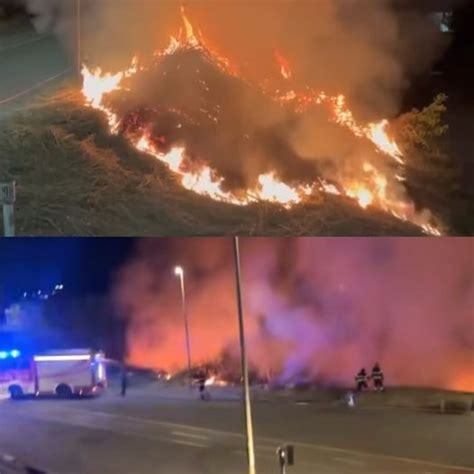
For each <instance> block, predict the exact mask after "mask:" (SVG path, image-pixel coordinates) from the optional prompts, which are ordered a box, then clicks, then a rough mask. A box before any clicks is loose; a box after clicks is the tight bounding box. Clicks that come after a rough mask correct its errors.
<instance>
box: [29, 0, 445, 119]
mask: <svg viewBox="0 0 474 474" xmlns="http://www.w3.org/2000/svg"><path fill="white" fill-rule="evenodd" d="M26 3H27V5H28V7H29V9H30V11H31V12H32V13H33V14H34V15H35V16H36V20H35V22H36V25H37V26H38V27H39V28H40V29H41V30H45V29H47V28H48V29H53V30H54V31H56V32H57V33H58V34H61V35H62V36H63V37H69V39H71V38H74V36H75V34H76V31H75V24H76V18H75V15H76V0H26ZM182 4H183V2H182V1H179V0H165V1H148V0H139V1H136V0H81V5H82V7H81V8H82V30H83V41H84V45H85V48H84V49H85V52H86V56H88V57H90V59H91V60H95V61H97V63H99V64H101V65H102V64H106V65H107V64H112V63H113V62H114V61H119V62H120V61H122V64H128V61H129V60H130V57H131V55H133V54H134V53H135V52H137V51H141V52H143V53H147V52H152V51H154V50H156V49H157V48H158V49H159V48H163V47H165V46H166V45H167V43H168V41H169V37H170V36H171V35H173V34H176V32H177V31H178V30H179V29H180V28H181V27H182V24H181V18H180V7H181V5H182ZM397 4H401V2H394V1H391V0H376V1H374V0H357V1H356V0H318V1H317V2H312V1H305V0H257V1H255V0H254V1H248V0H224V1H223V0H210V1H209V0H207V1H202V0H193V1H190V2H186V9H187V12H188V14H189V16H190V17H191V18H192V19H193V23H194V24H195V25H196V26H197V27H198V28H199V30H200V31H201V33H202V34H203V36H204V37H205V39H206V42H208V43H209V44H211V45H212V46H213V47H215V48H216V50H217V51H219V52H221V53H222V54H224V55H225V56H227V57H228V58H230V60H231V61H232V62H233V63H234V64H238V65H239V66H240V67H241V68H242V69H243V72H244V73H245V76H246V77H249V78H250V79H258V80H261V79H262V78H263V79H268V78H271V77H274V76H275V74H278V68H277V65H276V63H275V51H276V50H277V51H279V52H281V53H282V54H284V56H285V57H286V58H287V59H288V60H289V62H290V64H291V65H292V68H293V69H294V74H293V75H294V76H295V77H297V78H300V85H310V86H316V87H318V88H320V89H323V90H326V91H327V92H328V93H343V94H345V95H347V96H348V97H349V99H350V100H351V103H353V104H356V105H357V107H359V108H360V112H362V111H363V112H364V113H365V114H370V115H373V114H376V115H378V116H380V114H383V115H384V116H385V115H390V114H393V113H394V112H396V110H397V107H398V99H399V94H400V92H401V91H402V90H403V89H404V88H406V87H407V86H408V84H409V81H410V79H411V78H412V77H413V75H415V74H417V73H419V72H421V71H424V70H426V68H427V67H429V66H430V65H431V64H432V63H433V61H434V60H435V59H436V57H437V55H439V54H440V52H441V51H442V48H443V46H445V42H446V39H445V38H443V37H442V35H441V34H440V32H439V29H438V28H437V26H436V25H435V23H434V21H433V19H432V17H430V16H429V15H426V12H420V11H417V10H416V9H415V7H412V8H408V7H407V6H405V8H400V7H396V5H397Z"/></svg>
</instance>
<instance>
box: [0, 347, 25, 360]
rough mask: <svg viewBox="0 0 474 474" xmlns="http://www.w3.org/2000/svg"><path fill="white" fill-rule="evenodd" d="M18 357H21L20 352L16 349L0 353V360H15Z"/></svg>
mask: <svg viewBox="0 0 474 474" xmlns="http://www.w3.org/2000/svg"><path fill="white" fill-rule="evenodd" d="M20 356H21V352H20V351H19V350H18V349H12V350H11V351H0V360H1V359H8V358H9V357H12V358H13V359H16V358H18V357H20Z"/></svg>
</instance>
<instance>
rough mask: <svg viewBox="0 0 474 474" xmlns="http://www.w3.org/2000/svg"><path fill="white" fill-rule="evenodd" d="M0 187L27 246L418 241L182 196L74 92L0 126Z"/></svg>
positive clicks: (331, 204) (335, 216)
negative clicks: (340, 238)
mask: <svg viewBox="0 0 474 474" xmlns="http://www.w3.org/2000/svg"><path fill="white" fill-rule="evenodd" d="M0 157H1V160H0V181H4V180H16V181H17V185H18V201H17V219H16V226H17V233H18V234H19V235H30V236H33V235H34V236H91V235H95V236H110V235H124V236H168V235H230V234H240V235H295V236H299V235H418V234H420V231H419V229H418V228H417V227H415V226H413V225H410V224H407V223H403V222H400V221H398V220H397V219H395V218H393V217H392V216H390V215H387V214H385V213H382V212H376V211H368V212H367V211H363V210H362V209H360V208H358V207H357V206H356V205H354V204H353V203H352V202H351V201H349V200H346V199H342V198H338V197H333V196H320V197H318V198H315V199H314V200H313V201H312V202H310V203H307V204H304V205H301V206H298V207H296V208H294V209H292V210H291V211H286V210H284V209H283V208H281V207H280V206H275V205H269V204H266V203H260V204H255V205H251V206H248V207H244V208H242V207H238V206H232V205H227V204H223V203H218V202H215V201H213V200H211V199H209V198H206V197H202V196H198V195H196V194H194V193H192V192H189V191H186V190H184V189H183V188H182V187H181V186H180V185H179V184H178V183H177V182H176V180H175V178H174V175H173V174H172V173H171V172H169V170H168V169H167V168H166V167H165V166H164V165H163V164H162V163H160V162H157V161H156V160H155V159H153V158H151V157H149V156H147V155H144V154H141V153H138V152H137V151H136V150H134V149H132V148H131V147H130V146H129V145H128V144H127V143H126V142H125V140H123V139H122V138H121V137H115V136H110V135H108V134H107V133H106V127H105V124H104V122H103V118H102V117H101V115H100V114H98V113H96V112H94V111H92V110H90V109H87V108H84V107H82V106H81V102H80V97H79V96H78V94H77V91H76V90H75V89H74V88H73V86H72V85H71V84H69V85H67V84H66V85H64V87H63V88H62V89H61V90H60V91H59V92H56V93H54V94H44V95H43V96H41V97H38V98H37V99H36V100H35V102H34V103H33V104H31V105H30V107H29V108H28V109H27V110H24V111H22V112H21V113H16V114H15V115H9V116H7V117H5V118H3V119H2V121H1V122H0Z"/></svg>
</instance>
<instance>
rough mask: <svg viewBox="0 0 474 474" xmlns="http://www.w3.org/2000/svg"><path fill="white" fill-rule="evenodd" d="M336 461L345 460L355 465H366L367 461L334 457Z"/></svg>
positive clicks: (344, 461) (346, 462)
mask: <svg viewBox="0 0 474 474" xmlns="http://www.w3.org/2000/svg"><path fill="white" fill-rule="evenodd" d="M333 459H334V461H339V462H343V463H345V464H352V465H354V466H365V465H366V464H367V463H365V462H364V461H357V460H356V459H347V458H333Z"/></svg>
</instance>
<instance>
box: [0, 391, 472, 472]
mask: <svg viewBox="0 0 474 474" xmlns="http://www.w3.org/2000/svg"><path fill="white" fill-rule="evenodd" d="M186 390H187V389H186ZM194 397H195V394H194V393H191V394H190V396H189V397H188V399H180V400H177V399H172V398H162V397H161V396H160V392H159V391H156V393H153V394H150V392H143V391H141V390H138V389H134V390H131V391H130V392H129V394H128V395H127V397H125V398H121V397H120V396H119V395H118V394H116V391H113V392H109V394H107V395H105V396H103V397H102V398H99V399H95V400H72V401H58V400H32V401H21V402H10V401H8V400H6V401H3V402H0V420H1V422H0V451H3V452H7V453H9V454H11V455H15V456H19V457H20V458H22V459H23V460H24V461H26V462H29V463H31V464H36V465H37V466H39V467H42V468H44V469H48V470H49V471H50V472H55V473H67V474H76V473H77V474H102V473H112V472H113V473H117V474H122V473H123V474H125V473H127V474H128V473H134V474H152V473H153V474H155V473H167V474H186V473H190V474H222V473H226V474H227V473H229V474H234V473H235V474H237V473H244V472H246V454H245V438H244V436H243V433H244V426H243V422H242V405H241V403H239V401H218V400H214V401H211V402H200V401H198V400H195V399H194ZM253 408H254V420H255V433H256V456H257V472H258V473H259V474H269V473H277V472H278V468H277V463H276V457H275V449H276V447H277V446H278V445H279V444H281V443H283V442H291V443H293V444H294V445H295V449H296V465H295V466H294V467H292V468H290V469H289V470H288V474H310V473H311V474H312V473H315V474H346V473H347V474H359V473H360V474H362V473H364V474H375V473H377V474H385V473H390V474H397V473H399V474H402V473H407V474H408V473H409V474H412V473H419V474H441V473H444V474H447V473H452V474H454V473H465V474H467V473H471V474H472V473H473V472H474V454H473V453H474V451H473V449H472V448H473V447H474V446H473V441H474V438H473V436H474V416H472V415H470V414H469V415H441V414H430V413H423V412H416V411H409V410H401V409H375V408H373V409H359V408H356V409H349V408H347V407H343V406H338V407H337V406H332V407H331V406H327V405H326V406H324V405H308V404H307V405H295V404H281V403H265V402H260V403H255V404H254V407H253Z"/></svg>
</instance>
